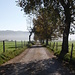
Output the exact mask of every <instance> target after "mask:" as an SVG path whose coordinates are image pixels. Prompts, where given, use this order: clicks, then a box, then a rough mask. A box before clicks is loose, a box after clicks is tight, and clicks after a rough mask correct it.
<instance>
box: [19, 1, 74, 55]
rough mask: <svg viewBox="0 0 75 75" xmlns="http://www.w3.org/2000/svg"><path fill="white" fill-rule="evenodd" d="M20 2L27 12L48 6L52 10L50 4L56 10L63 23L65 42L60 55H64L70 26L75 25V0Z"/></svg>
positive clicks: (66, 49)
mask: <svg viewBox="0 0 75 75" xmlns="http://www.w3.org/2000/svg"><path fill="white" fill-rule="evenodd" d="M18 4H19V6H20V7H22V9H23V10H24V12H25V13H26V14H32V13H36V11H37V12H38V11H39V10H40V9H41V8H47V9H48V11H50V9H49V7H50V6H51V7H52V8H53V9H54V10H55V12H56V13H57V15H58V16H59V17H60V20H61V21H62V23H63V25H62V26H63V42H62V51H61V53H60V55H62V56H64V55H65V54H66V53H67V52H68V36H69V32H70V27H71V26H72V27H75V0H18ZM38 14H39V13H38ZM54 23H55V22H54Z"/></svg>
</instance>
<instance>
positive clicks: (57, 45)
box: [56, 42, 58, 50]
mask: <svg viewBox="0 0 75 75" xmlns="http://www.w3.org/2000/svg"><path fill="white" fill-rule="evenodd" d="M56 50H58V42H57V43H56Z"/></svg>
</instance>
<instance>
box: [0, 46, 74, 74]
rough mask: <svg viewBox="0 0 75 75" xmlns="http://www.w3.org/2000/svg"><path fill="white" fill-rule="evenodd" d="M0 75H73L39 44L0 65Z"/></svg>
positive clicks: (72, 72)
mask: <svg viewBox="0 0 75 75" xmlns="http://www.w3.org/2000/svg"><path fill="white" fill-rule="evenodd" d="M0 75H75V72H74V71H70V70H69V69H68V68H66V67H64V66H63V65H62V64H61V62H59V61H58V60H57V58H56V57H55V56H54V55H53V54H52V53H50V52H49V51H48V50H47V49H46V48H45V47H42V46H41V45H34V46H32V47H31V48H29V49H27V50H25V51H24V52H23V53H22V54H20V55H19V56H17V57H15V58H14V59H11V60H10V61H8V62H6V63H5V64H3V65H2V66H0Z"/></svg>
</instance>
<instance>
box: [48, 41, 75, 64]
mask: <svg viewBox="0 0 75 75" xmlns="http://www.w3.org/2000/svg"><path fill="white" fill-rule="evenodd" d="M56 43H58V45H56ZM72 43H73V53H72V58H71V50H72ZM53 45H54V42H51V43H50V44H49V45H48V46H47V48H48V49H49V51H50V52H51V51H53V53H54V54H55V55H56V56H57V57H58V58H59V56H60V52H61V50H62V42H55V45H54V47H53ZM68 48H69V52H68V53H67V54H66V55H65V56H64V57H63V59H62V61H66V62H68V63H70V64H72V65H75V42H71V41H70V42H69V47H68Z"/></svg>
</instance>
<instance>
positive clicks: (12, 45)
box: [0, 41, 27, 54]
mask: <svg viewBox="0 0 75 75" xmlns="http://www.w3.org/2000/svg"><path fill="white" fill-rule="evenodd" d="M25 44H27V42H24V41H23V42H22V41H16V48H22V47H23V46H24V45H25ZM10 50H11V51H13V50H15V41H5V52H7V51H10ZM1 53H3V41H0V54H1Z"/></svg>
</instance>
